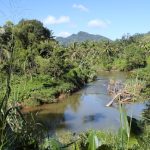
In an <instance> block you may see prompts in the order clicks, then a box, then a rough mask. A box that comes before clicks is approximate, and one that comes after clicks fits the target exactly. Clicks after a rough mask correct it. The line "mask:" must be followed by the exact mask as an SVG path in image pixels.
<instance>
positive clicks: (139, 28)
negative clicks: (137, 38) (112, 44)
mask: <svg viewBox="0 0 150 150" xmlns="http://www.w3.org/2000/svg"><path fill="white" fill-rule="evenodd" d="M22 18H25V19H37V20H40V21H42V22H43V23H44V26H46V27H47V28H49V29H50V30H53V32H54V35H55V36H68V35H70V34H72V33H77V32H78V31H86V32H89V33H93V34H100V35H103V36H106V37H108V38H111V39H116V38H121V37H122V35H124V34H127V33H129V34H131V35H132V34H135V33H145V32H148V31H150V0H0V26H2V25H3V24H4V23H5V22H6V21H7V20H12V21H13V22H15V23H17V22H18V21H19V20H20V19H22Z"/></svg>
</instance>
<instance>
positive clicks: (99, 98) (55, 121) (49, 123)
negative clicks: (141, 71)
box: [36, 73, 145, 133]
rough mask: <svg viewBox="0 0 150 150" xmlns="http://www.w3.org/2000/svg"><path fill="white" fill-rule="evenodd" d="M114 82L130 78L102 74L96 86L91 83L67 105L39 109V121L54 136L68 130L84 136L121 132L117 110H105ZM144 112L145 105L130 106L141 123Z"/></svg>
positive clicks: (94, 83)
mask: <svg viewBox="0 0 150 150" xmlns="http://www.w3.org/2000/svg"><path fill="white" fill-rule="evenodd" d="M110 79H117V80H122V81H123V80H125V79H126V74H124V73H100V75H99V77H98V78H97V80H96V81H95V82H92V83H89V84H88V85H86V86H85V87H84V88H83V89H82V90H81V91H79V92H77V93H75V94H73V95H71V96H68V97H67V98H66V99H65V100H64V101H61V102H60V103H56V104H50V105H44V106H42V107H39V108H38V113H37V114H36V118H37V120H38V121H39V122H41V123H43V124H44V126H46V127H47V128H48V130H49V132H50V133H55V132H56V131H57V132H60V131H68V130H69V131H71V132H80V131H86V130H88V129H101V130H107V131H108V130H109V131H110V130H111V131H117V130H118V128H119V127H120V121H119V120H120V119H119V118H120V117H119V111H118V109H117V106H113V107H106V106H105V105H106V104H107V103H108V102H109V101H110V100H111V97H110V96H109V95H108V93H107V86H108V82H109V80H110ZM144 108H145V104H142V103H141V104H132V105H131V104H130V105H127V106H126V109H127V112H128V115H132V116H133V117H134V118H136V119H140V117H141V113H142V111H143V109H144ZM36 111H37V110H36Z"/></svg>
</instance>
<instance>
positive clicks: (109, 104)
mask: <svg viewBox="0 0 150 150" xmlns="http://www.w3.org/2000/svg"><path fill="white" fill-rule="evenodd" d="M121 94H122V93H118V94H117V95H116V96H115V97H114V98H113V99H112V100H111V101H110V102H109V103H108V104H107V105H106V106H107V107H110V106H111V105H112V103H113V102H114V100H115V99H116V98H118V97H119V96H120V95H121Z"/></svg>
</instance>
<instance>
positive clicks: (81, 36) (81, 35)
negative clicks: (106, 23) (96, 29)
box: [56, 31, 110, 45]
mask: <svg viewBox="0 0 150 150" xmlns="http://www.w3.org/2000/svg"><path fill="white" fill-rule="evenodd" d="M56 40H57V41H59V42H60V44H63V45H67V44H69V43H73V42H84V41H87V40H90V41H101V40H110V39H108V38H107V37H104V36H101V35H94V34H89V33H87V32H83V31H80V32H78V33H77V34H72V35H70V36H68V37H66V38H63V37H57V38H56Z"/></svg>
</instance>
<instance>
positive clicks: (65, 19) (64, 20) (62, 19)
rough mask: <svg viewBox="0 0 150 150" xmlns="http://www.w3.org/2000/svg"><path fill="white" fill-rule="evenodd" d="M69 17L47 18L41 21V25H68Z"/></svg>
mask: <svg viewBox="0 0 150 150" xmlns="http://www.w3.org/2000/svg"><path fill="white" fill-rule="evenodd" d="M69 22H70V17H69V16H60V17H59V18H56V17H54V16H48V17H47V18H45V19H44V20H43V23H44V24H45V25H55V24H62V23H69Z"/></svg>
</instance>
